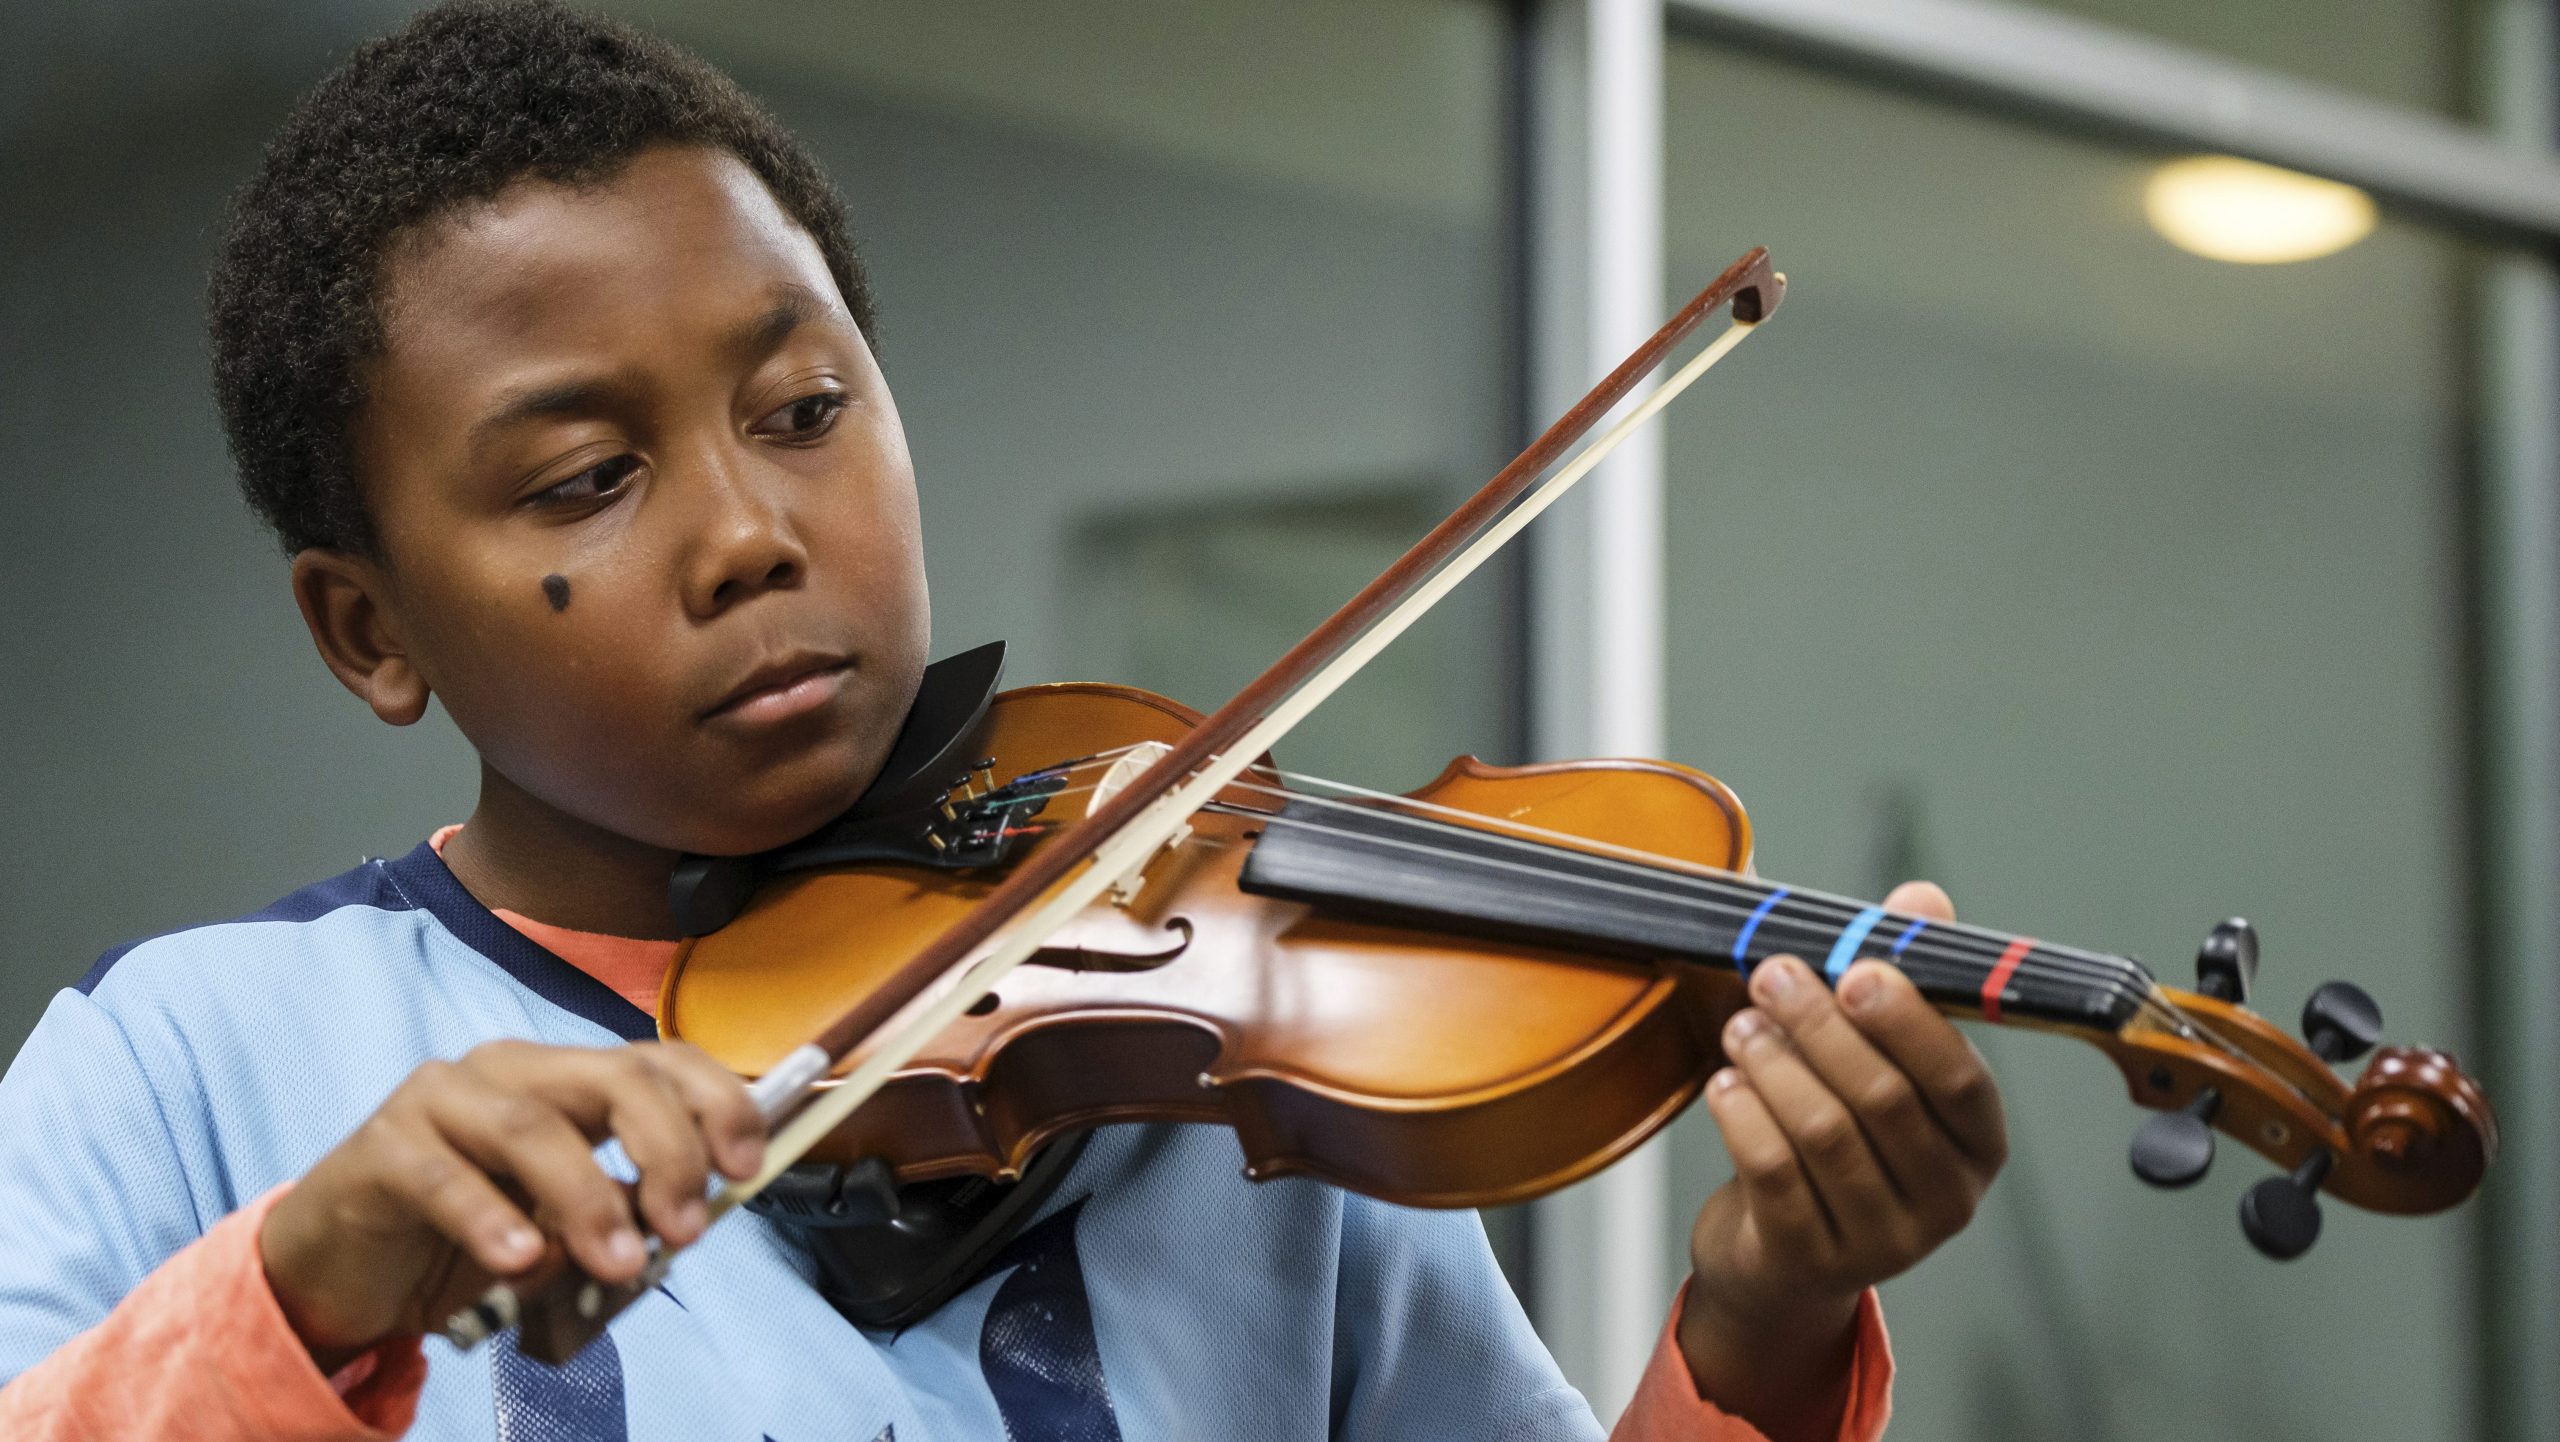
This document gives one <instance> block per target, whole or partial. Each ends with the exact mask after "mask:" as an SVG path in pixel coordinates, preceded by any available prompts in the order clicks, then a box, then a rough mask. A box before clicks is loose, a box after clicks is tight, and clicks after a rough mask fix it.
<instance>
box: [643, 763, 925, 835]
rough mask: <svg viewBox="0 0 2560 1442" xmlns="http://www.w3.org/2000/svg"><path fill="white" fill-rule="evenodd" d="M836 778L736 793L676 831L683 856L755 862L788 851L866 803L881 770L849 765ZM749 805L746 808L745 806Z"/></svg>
mask: <svg viewBox="0 0 2560 1442" xmlns="http://www.w3.org/2000/svg"><path fill="white" fill-rule="evenodd" d="M831 769H832V774H828V775H820V776H815V777H810V778H807V779H798V778H795V781H794V784H792V785H790V786H788V787H776V788H774V789H773V790H771V791H770V792H768V793H766V794H761V795H755V794H740V793H731V795H729V796H728V797H726V798H724V800H725V801H726V802H727V803H728V804H726V805H722V806H714V807H707V808H704V809H703V810H700V811H697V812H695V813H694V814H693V815H692V816H690V817H688V818H686V819H685V821H683V822H680V823H679V824H678V825H676V826H675V827H672V828H670V829H671V830H674V831H676V832H677V833H678V834H680V835H683V836H684V837H685V838H686V840H685V842H684V844H681V845H679V846H677V847H676V848H675V849H677V850H679V851H690V852H693V853H695V854H697V855H702V856H752V855H754V854H756V853H757V852H760V851H771V850H772V849H774V848H775V847H777V846H787V845H789V844H790V843H792V842H794V841H797V840H799V839H800V838H801V837H803V836H806V835H808V834H809V833H810V832H812V831H815V830H817V829H818V828H819V827H822V826H824V825H826V824H827V823H828V822H830V821H833V820H835V819H836V818H837V817H839V816H842V815H843V814H844V813H845V811H846V810H847V809H848V808H850V807H851V806H852V805H853V803H854V802H856V801H858V800H860V799H861V797H862V793H863V791H864V790H865V789H866V788H867V787H869V785H870V784H871V778H872V777H873V776H874V775H876V774H877V773H878V772H879V769H880V768H879V765H878V763H876V762H873V763H871V764H868V765H846V766H842V767H840V768H831ZM741 803H744V804H741Z"/></svg>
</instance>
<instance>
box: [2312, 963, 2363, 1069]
mask: <svg viewBox="0 0 2560 1442" xmlns="http://www.w3.org/2000/svg"><path fill="white" fill-rule="evenodd" d="M2302 1039H2303V1040H2304V1041H2307V1042H2309V1043H2311V1050H2312V1051H2313V1053H2314V1054H2316V1055H2317V1056H2318V1057H2319V1058H2320V1059H2321V1060H2322V1061H2325V1062H2327V1063H2329V1064H2330V1065H2332V1066H2335V1065H2337V1064H2338V1063H2340V1062H2350V1061H2354V1060H2355V1059H2356V1058H2357V1057H2360V1056H2362V1055H2364V1054H2365V1053H2366V1052H2369V1051H2371V1050H2373V1044H2374V1043H2375V1042H2377V1041H2380V1040H2382V1008H2381V1006H2380V1005H2378V1004H2377V1003H2376V1002H2375V1001H2374V999H2373V998H2372V997H2371V996H2369V995H2367V994H2366V992H2365V989H2364V988H2363V987H2360V986H2358V985H2356V984H2355V983H2354V982H2352V981H2324V982H2322V983H2320V989H2319V990H2317V991H2315V992H2313V993H2311V999H2310V1000H2309V1001H2306V1002H2304V1003H2303V1004H2302Z"/></svg>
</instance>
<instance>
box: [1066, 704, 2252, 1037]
mask: <svg viewBox="0 0 2560 1442" xmlns="http://www.w3.org/2000/svg"><path fill="white" fill-rule="evenodd" d="M1148 744H1150V743H1148V742H1143V741H1141V742H1133V743H1130V744H1128V745H1124V746H1118V747H1113V748H1110V749H1108V750H1105V751H1100V752H1096V753H1093V754H1092V755H1090V756H1085V757H1080V758H1077V759H1076V760H1073V761H1069V762H1064V763H1061V764H1059V765H1057V766H1053V767H1048V768H1045V769H1043V770H1041V771H1038V772H1034V773H1029V774H1030V775H1031V776H1037V777H1040V778H1044V779H1054V778H1058V777H1065V776H1074V775H1077V774H1080V773H1082V772H1085V771H1089V770H1094V769H1097V768H1100V767H1106V766H1109V765H1111V764H1113V763H1114V762H1116V761H1118V760H1119V759H1120V758H1121V757H1123V756H1125V755H1127V754H1128V753H1130V752H1132V751H1135V750H1137V749H1139V748H1140V747H1142V746H1145V745H1148ZM1248 774H1253V775H1262V776H1269V777H1272V778H1274V779H1276V780H1279V781H1283V782H1288V783H1293V784H1295V785H1296V786H1298V787H1301V788H1303V787H1308V786H1314V787H1321V788H1324V789H1328V790H1332V791H1337V792H1341V793H1343V794H1345V795H1350V796H1356V797H1359V798H1361V799H1362V800H1365V801H1369V802H1373V803H1377V804H1379V805H1383V806H1386V807H1391V808H1394V809H1396V810H1402V811H1411V812H1416V813H1423V814H1426V815H1427V814H1429V813H1438V814H1440V815H1442V816H1446V817H1449V818H1451V822H1452V824H1460V825H1464V826H1465V829H1467V830H1468V831H1469V832H1470V833H1471V835H1472V836H1474V837H1480V838H1483V839H1487V840H1493V841H1497V842H1510V843H1512V844H1514V845H1521V846H1527V847H1530V848H1533V849H1536V850H1539V851H1547V850H1552V849H1557V848H1555V847H1554V846H1551V845H1542V844H1541V842H1540V840H1538V839H1536V838H1551V839H1552V841H1553V842H1555V843H1563V844H1564V845H1563V847H1562V849H1566V850H1570V851H1572V852H1574V853H1575V854H1576V855H1578V856H1581V857H1584V858H1587V859H1590V860H1593V861H1598V862H1603V863H1614V864H1616V865H1617V866H1620V867H1623V868H1625V869H1628V870H1631V871H1636V872H1640V873H1642V874H1643V877H1644V880H1645V882H1646V883H1649V884H1648V885H1644V886H1637V887H1622V888H1620V889H1625V890H1631V891H1635V892H1637V893H1639V894H1641V895H1644V896H1645V897H1647V898H1648V899H1655V898H1656V897H1657V892H1656V890H1655V888H1656V887H1658V886H1659V885H1661V884H1663V883H1665V882H1668V883H1670V884H1673V885H1681V884H1684V883H1685V884H1686V885H1688V886H1689V887H1691V888H1696V889H1703V890H1706V891H1708V892H1709V893H1710V894H1716V895H1722V896H1732V897H1736V898H1740V899H1747V900H1750V901H1751V902H1752V904H1753V906H1755V907H1756V905H1757V904H1758V902H1759V901H1760V900H1764V899H1766V897H1767V896H1768V895H1769V894H1770V892H1771V891H1772V890H1774V888H1768V887H1765V886H1763V887H1762V889H1760V890H1758V891H1754V890H1752V889H1751V885H1753V884H1757V883H1753V884H1745V885H1736V884H1730V883H1718V882H1716V881H1715V880H1714V879H1713V878H1710V877H1704V876H1700V875H1697V874H1696V873H1694V872H1692V871H1690V870H1689V868H1690V867H1691V866H1693V865H1695V863H1689V862H1684V861H1682V860H1680V859H1678V858H1674V857H1666V856H1660V855H1658V854H1656V853H1651V852H1645V851H1642V850H1640V849H1638V848H1633V847H1626V846H1620V845H1617V844H1615V843H1611V842H1605V841H1600V840H1597V839H1595V838H1590V837H1582V836H1575V835H1572V834H1570V833H1565V832H1556V831H1551V830H1548V829H1547V828H1543V827H1538V826H1533V825H1530V824H1528V823H1525V822H1520V821H1517V820H1514V819H1511V818H1506V817H1497V816H1490V815H1487V814H1485V813H1481V812H1473V811H1466V810H1462V809H1460V808H1456V807H1449V806H1443V805H1439V804H1437V803H1433V802H1428V801H1423V800H1421V799H1420V798H1417V797H1410V796H1400V795H1397V794H1395V793H1392V792H1381V791H1375V790H1371V789H1369V788H1366V787H1360V786H1355V785H1353V784H1351V783H1348V782H1341V781H1334V780H1331V779H1329V778H1325V777H1320V776H1314V775H1309V774H1305V773H1300V772H1292V771H1287V770H1284V769H1281V768H1277V767H1271V766H1254V767H1251V768H1248ZM1098 784H1099V783H1094V784H1088V785H1084V786H1074V787H1061V788H1057V789H1055V790H1052V791H1049V792H1045V793H1043V799H1044V801H1051V800H1057V799H1062V798H1065V797H1070V796H1074V795H1078V794H1082V793H1085V792H1089V791H1092V790H1095V789H1097V786H1098ZM1237 785H1238V787H1239V788H1240V789H1243V790H1247V791H1250V792H1254V793H1258V794H1263V795H1269V796H1274V797H1277V798H1279V799H1281V800H1284V801H1286V800H1297V801H1304V802H1311V803H1314V804H1317V805H1319V806H1328V807H1347V806H1349V803H1346V802H1343V801H1340V800H1337V799H1334V798H1330V797H1322V796H1313V795H1309V794H1307V793H1306V792H1305V791H1304V790H1297V791H1290V790H1286V789H1284V788H1282V787H1275V786H1268V785H1256V784H1254V783H1251V782H1247V781H1245V780H1243V778H1241V777H1240V778H1238V782H1237ZM1217 809H1220V810H1232V811H1236V812H1240V813H1243V814H1246V815H1250V816H1254V817H1256V818H1259V819H1263V820H1271V819H1276V818H1274V817H1273V814H1272V813H1270V812H1265V811H1259V810H1255V809H1252V808H1246V807H1233V806H1220V807H1218V808H1217ZM1351 809H1355V810H1359V811H1361V812H1362V813H1363V814H1364V815H1366V816H1369V817H1370V818H1372V819H1375V818H1376V817H1377V815H1378V812H1377V810H1376V809H1375V807H1353V808H1351ZM1297 824H1299V825H1302V826H1304V825H1309V824H1310V823H1307V822H1304V821H1300V822H1298V823H1297ZM1488 825H1489V826H1493V827H1500V828H1503V829H1504V830H1508V831H1511V832H1515V833H1518V835H1517V836H1510V837H1506V836H1502V835H1499V834H1498V833H1495V832H1491V831H1488V830H1486V829H1485V828H1486V827H1487V826H1488ZM1323 829H1329V830H1333V831H1337V832H1340V831H1342V828H1338V827H1336V828H1323ZM1399 844H1401V845H1403V846H1405V847H1407V848H1412V849H1419V850H1423V851H1428V852H1432V853H1434V854H1437V855H1443V856H1446V855H1452V854H1455V853H1454V851H1453V850H1452V849H1451V848H1447V847H1435V846H1432V845H1430V844H1428V843H1417V842H1411V841H1402V842H1400V843H1399ZM1596 852H1611V853H1616V855H1615V856H1603V855H1597V854H1595V853H1596ZM1522 869H1526V870H1531V871H1534V872H1535V873H1536V874H1538V875H1539V876H1540V877H1541V878H1542V879H1546V880H1553V879H1555V875H1554V873H1552V872H1548V871H1545V870H1543V869H1539V868H1534V867H1529V868H1522ZM1788 892H1789V897H1790V899H1791V900H1801V901H1802V902H1804V903H1807V904H1808V905H1810V906H1811V907H1812V908H1813V909H1814V911H1815V913H1816V914H1815V915H1814V916H1812V917H1803V916H1790V915H1787V914H1785V913H1783V912H1781V913H1773V914H1772V915H1770V916H1769V917H1768V918H1767V919H1766V920H1765V921H1764V922H1763V925H1768V924H1771V923H1776V924H1778V925H1780V926H1783V927H1787V928H1791V929H1793V930H1796V931H1798V932H1807V933H1815V934H1825V933H1829V932H1831V931H1835V930H1836V927H1837V926H1838V925H1845V924H1847V922H1848V920H1849V918H1851V917H1852V916H1854V915H1855V914H1857V913H1858V912H1860V911H1863V910H1864V905H1863V904H1862V903H1860V902H1856V901H1853V900H1850V899H1848V898H1845V897H1834V896H1830V895H1828V894H1826V893H1822V892H1818V891H1802V890H1796V889H1794V888H1789V889H1788ZM1739 908H1740V900H1736V901H1734V902H1730V903H1727V904H1726V905H1725V906H1723V907H1721V908H1718V909H1720V910H1723V911H1725V912H1726V913H1727V914H1731V913H1732V912H1733V911H1735V910H1737V909H1739ZM1824 912H1830V913H1835V914H1832V915H1828V916H1825V915H1823V914H1822V913H1824ZM1904 919H1905V920H1912V919H1916V918H1904ZM1929 931H1930V932H1931V933H1934V934H1935V936H1934V944H1935V946H1936V947H1937V948H1938V949H1939V951H1940V952H1941V953H1942V954H1943V956H1944V959H1945V961H1946V962H1948V963H1951V964H1954V965H1957V966H1960V967H1963V968H1966V969H1967V970H1969V971H1977V970H1978V971H1979V972H1982V973H1985V974H1987V972H1988V971H1989V969H1990V966H1991V965H1992V964H1995V963H1994V960H1993V956H1994V953H1995V952H1998V951H2005V949H2006V948H2007V946H2008V945H2009V944H2010V941H2011V938H2009V937H2006V936H2003V935H2001V934H2000V933H1997V932H1993V931H1990V930H1987V929H1985V928H1981V927H1975V926H1970V925H1965V924H1962V923H1955V922H1938V921H1930V922H1929ZM1963 942H1970V943H1972V945H1973V947H1974V948H1976V949H1975V950H1974V951H1972V952H1971V953H1970V954H1968V953H1967V952H1965V951H1963V950H1959V949H1957V947H1955V946H1954V945H1951V943H1963ZM2037 945H2038V949H2039V950H2042V951H2047V952H2050V953H2052V954H2053V958H2054V959H2053V960H2051V961H2047V960H2044V959H2042V958H2039V957H2036V956H2034V955H2032V954H2031V955H2030V956H2029V957H2027V958H2025V959H2023V960H2022V961H2021V962H2020V964H2019V966H2018V967H2017V968H2016V971H2017V972H2018V973H2022V974H2026V975H2029V976H2035V977H2042V978H2045V979H2049V980H2061V979H2068V980H2071V981H2074V982H2076V983H2078V984H2081V985H2091V984H2093V982H2094V984H2096V985H2099V986H2101V987H2103V989H2104V990H2106V991H2107V992H2108V993H2109V994H2111V995H2117V996H2124V995H2130V996H2132V997H2133V999H2134V1002H2135V1005H2136V1007H2137V1009H2138V1010H2139V1011H2141V1012H2142V1013H2144V1014H2147V1015H2149V1016H2151V1017H2152V1018H2153V1019H2154V1020H2155V1021H2157V1022H2159V1023H2160V1024H2162V1025H2165V1026H2166V1027H2167V1028H2168V1029H2169V1030H2170V1031H2172V1032H2173V1033H2175V1034H2177V1035H2179V1036H2182V1037H2186V1038H2189V1039H2193V1040H2202V1041H2205V1042H2208V1043H2210V1044H2212V1045H2213V1046H2215V1047H2217V1048H2218V1049H2220V1050H2222V1051H2225V1052H2228V1053H2230V1054H2231V1055H2233V1056H2235V1057H2238V1056H2240V1055H2241V1054H2240V1053H2239V1052H2238V1051H2236V1050H2235V1049H2234V1048H2232V1047H2231V1046H2230V1045H2229V1044H2228V1043H2226V1042H2224V1041H2223V1040H2222V1039H2221V1037H2220V1036H2218V1035H2217V1034H2215V1033H2214V1032H2213V1031H2212V1030H2210V1029H2209V1028H2205V1027H2202V1026H2200V1025H2198V1024H2197V1023H2196V1022H2195V1020H2194V1019H2193V1018H2192V1017H2190V1016H2188V1015H2187V1014H2186V1012H2185V1011H2184V1009H2182V1008H2180V1007H2179V1006H2177V1004H2176V1003H2175V1002H2173V1001H2171V1000H2170V999H2169V997H2168V996H2167V994H2166V993H2165V991H2164V990H2163V989H2162V987H2161V986H2160V985H2159V983H2158V981H2157V980H2156V979H2154V978H2153V977H2152V976H2151V975H2150V974H2149V973H2148V972H2147V971H2146V970H2145V969H2143V968H2142V966H2141V965H2140V964H2139V963H2137V962H2134V961H2132V960H2131V959H2130V958H2124V957H2109V956H2105V955H2102V954H2099V953H2091V952H2085V951H2082V950H2081V949H2079V948H2075V947H2066V946H2060V945H2055V944H2051V943H2043V942H2039V943H2038V944H2037ZM1807 949H1813V948H1810V947H1809V948H1807ZM1921 959H1922V960H1924V961H1933V960H1937V959H1938V958H1933V957H1923V958H1921ZM1906 969H1908V968H1907V967H1906ZM2243 1059H2244V1060H2245V1058H2243Z"/></svg>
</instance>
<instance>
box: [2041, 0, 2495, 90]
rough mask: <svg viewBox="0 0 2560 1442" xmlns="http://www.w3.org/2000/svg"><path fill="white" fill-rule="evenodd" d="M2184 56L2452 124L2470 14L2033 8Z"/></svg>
mask: <svg viewBox="0 0 2560 1442" xmlns="http://www.w3.org/2000/svg"><path fill="white" fill-rule="evenodd" d="M2034 3H2035V8H2037V9H2039V10H2056V11H2061V12H2063V13H2065V14H2069V15H2073V16H2077V17H2079V18H2081V19H2086V20H2096V21H2100V22H2103V23H2105V24H2108V25H2115V26H2120V27H2122V28H2124V29H2127V30H2133V31H2139V32H2141V33H2142V34H2145V35H2151V36H2156V37H2158V38H2160V39H2162V40H2168V41H2173V42H2175V43H2177V44H2179V45H2183V46H2187V47H2189V48H2190V49H2195V50H2203V51H2207V52H2209V53H2211V54H2215V55H2220V56H2224V57H2226V58H2228V59H2232V60H2238V61H2241V62H2243V63H2245V64H2249V65H2256V66H2262V67H2264V68H2266V69H2269V70H2275V71H2280V72H2282V73H2284V74H2287V75H2292V76H2295V77H2298V78H2300V79H2303V80H2309V81H2313V82H2316V83H2318V84H2321V85H2325V86H2329V87H2331V88H2333V89H2338V90H2346V91H2352V92H2354V93H2356V94H2359V95H2364V96H2368V97H2370V98H2372V99H2375V100H2383V101H2388V102H2390V103H2392V104H2394V105H2405V106H2409V107H2412V108H2414V109H2419V110H2432V111H2435V112H2438V113H2439V114H2443V115H2447V116H2452V117H2455V118H2466V119H2467V118H2468V117H2469V114H2470V111H2469V108H2468V106H2467V105H2465V104H2464V102H2463V92H2462V81H2463V71H2464V66H2463V65H2462V63H2461V61H2462V57H2463V55H2464V46H2465V43H2466V42H2465V39H2464V30H2465V26H2466V23H2467V21H2468V19H2469V9H2470V7H2466V6H2462V5H2456V4H2447V3H2445V0H2326V3H2323V4H2318V5H2266V4H2259V5H2235V4H2231V3H2229V0H2034Z"/></svg>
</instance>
